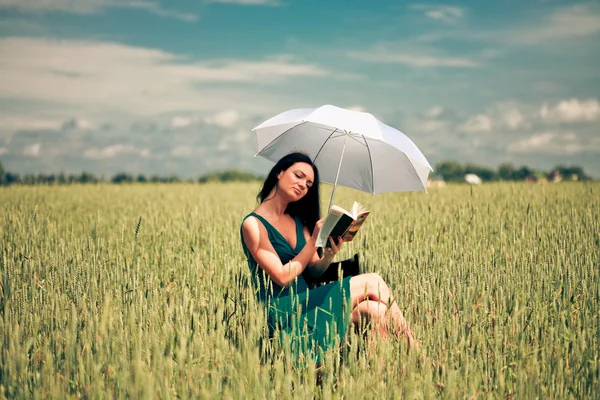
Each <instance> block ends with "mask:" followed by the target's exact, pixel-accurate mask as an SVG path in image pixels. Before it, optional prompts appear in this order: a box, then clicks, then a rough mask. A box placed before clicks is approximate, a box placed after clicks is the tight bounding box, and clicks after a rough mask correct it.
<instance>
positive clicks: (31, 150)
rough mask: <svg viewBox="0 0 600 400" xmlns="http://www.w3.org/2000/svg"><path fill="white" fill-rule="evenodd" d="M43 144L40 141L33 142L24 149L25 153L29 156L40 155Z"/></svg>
mask: <svg viewBox="0 0 600 400" xmlns="http://www.w3.org/2000/svg"><path fill="white" fill-rule="evenodd" d="M41 148H42V146H41V144H40V143H33V144H30V145H29V146H26V147H25V149H23V155H24V156H29V157H38V156H39V155H40V150H41Z"/></svg>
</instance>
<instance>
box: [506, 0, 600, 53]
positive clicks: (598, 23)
mask: <svg viewBox="0 0 600 400" xmlns="http://www.w3.org/2000/svg"><path fill="white" fill-rule="evenodd" d="M599 32H600V12H599V11H598V8H597V7H592V6H588V5H585V4H578V5H573V6H569V7H564V8H561V9H559V10H557V11H556V12H554V13H552V14H550V15H549V16H547V17H546V19H545V21H543V23H542V24H538V25H533V26H529V27H523V28H521V29H515V30H513V31H512V32H505V33H506V35H505V36H504V39H506V40H508V41H509V42H513V43H519V44H537V43H541V42H550V41H553V40H557V39H566V38H578V37H586V36H592V35H595V34H597V33H599Z"/></svg>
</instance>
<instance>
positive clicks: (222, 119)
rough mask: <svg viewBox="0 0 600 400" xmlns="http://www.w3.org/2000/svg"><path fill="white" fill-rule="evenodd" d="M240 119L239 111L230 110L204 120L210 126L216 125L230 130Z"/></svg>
mask: <svg viewBox="0 0 600 400" xmlns="http://www.w3.org/2000/svg"><path fill="white" fill-rule="evenodd" d="M239 119H240V115H239V114H238V113H237V111H234V110H228V111H223V112H220V113H218V114H216V115H213V116H210V117H206V118H205V119H204V122H206V123H207V124H209V125H216V126H220V127H222V128H229V127H231V126H233V125H235V123H236V122H238V120H239Z"/></svg>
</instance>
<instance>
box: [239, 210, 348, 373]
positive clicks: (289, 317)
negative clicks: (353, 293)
mask: <svg viewBox="0 0 600 400" xmlns="http://www.w3.org/2000/svg"><path fill="white" fill-rule="evenodd" d="M250 216H254V217H256V218H257V219H258V220H259V221H261V222H262V224H263V225H264V227H265V228H266V230H267V233H268V235H269V240H270V242H271V244H272V245H273V248H274V249H275V251H276V252H277V255H278V256H279V258H280V259H281V262H282V263H283V264H286V263H287V262H289V261H290V260H291V259H293V258H294V257H295V256H296V255H298V253H299V252H300V251H301V250H302V248H303V247H304V246H305V245H306V240H305V238H304V232H303V224H302V222H301V221H300V219H299V218H298V217H294V220H295V221H296V247H295V248H292V246H291V245H290V244H289V242H288V241H287V240H286V239H285V238H284V237H283V235H282V234H281V233H280V232H279V231H278V230H277V229H275V227H273V226H272V225H271V224H270V223H269V222H268V221H267V220H266V219H264V218H263V217H261V216H260V215H258V214H256V213H250V214H249V215H247V216H246V217H245V218H244V221H245V220H246V218H248V217H250ZM242 224H243V221H242ZM241 234H242V232H241V228H240V235H241ZM241 240H242V247H243V248H244V253H245V254H246V257H247V259H248V267H249V268H250V272H251V274H252V283H253V285H254V288H255V290H256V296H257V299H258V300H259V301H260V302H262V303H263V304H264V305H265V306H266V307H267V323H268V325H269V331H270V333H271V335H273V334H274V333H275V332H276V331H279V332H281V333H282V334H284V335H289V337H290V340H291V345H292V350H293V352H294V353H295V355H296V356H297V357H299V358H298V360H303V359H304V360H313V361H315V362H317V363H319V362H320V361H321V359H322V356H323V353H324V352H326V351H327V350H328V349H330V348H336V347H337V346H339V345H340V344H341V343H342V341H343V340H344V338H345V336H346V332H347V331H348V325H349V323H350V314H351V306H352V304H351V299H350V278H351V277H347V278H345V279H343V280H341V281H338V282H332V283H329V284H327V285H323V286H320V287H318V288H315V289H310V290H309V287H308V285H307V284H306V281H305V280H304V278H303V277H302V275H299V276H298V277H297V278H296V279H295V280H294V281H293V282H292V283H290V284H289V285H287V286H284V287H281V286H278V285H277V284H276V283H275V282H273V281H272V280H271V279H270V278H269V276H268V275H267V274H266V273H265V272H264V271H263V269H262V268H260V267H259V266H258V264H257V262H256V261H255V260H254V258H253V257H252V254H250V251H249V250H248V247H247V246H246V243H245V242H244V238H243V236H242V237H241Z"/></svg>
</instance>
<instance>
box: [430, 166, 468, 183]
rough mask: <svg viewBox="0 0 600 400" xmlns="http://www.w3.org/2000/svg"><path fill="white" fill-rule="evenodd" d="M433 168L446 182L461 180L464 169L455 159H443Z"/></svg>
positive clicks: (463, 175)
mask: <svg viewBox="0 0 600 400" xmlns="http://www.w3.org/2000/svg"><path fill="white" fill-rule="evenodd" d="M435 169H436V171H437V173H438V174H440V175H441V176H442V177H443V178H444V180H445V181H447V182H462V181H463V180H464V177H465V171H464V169H463V168H462V167H461V166H460V164H458V163H457V162H456V161H443V162H441V163H439V164H437V165H436V166H435Z"/></svg>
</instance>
